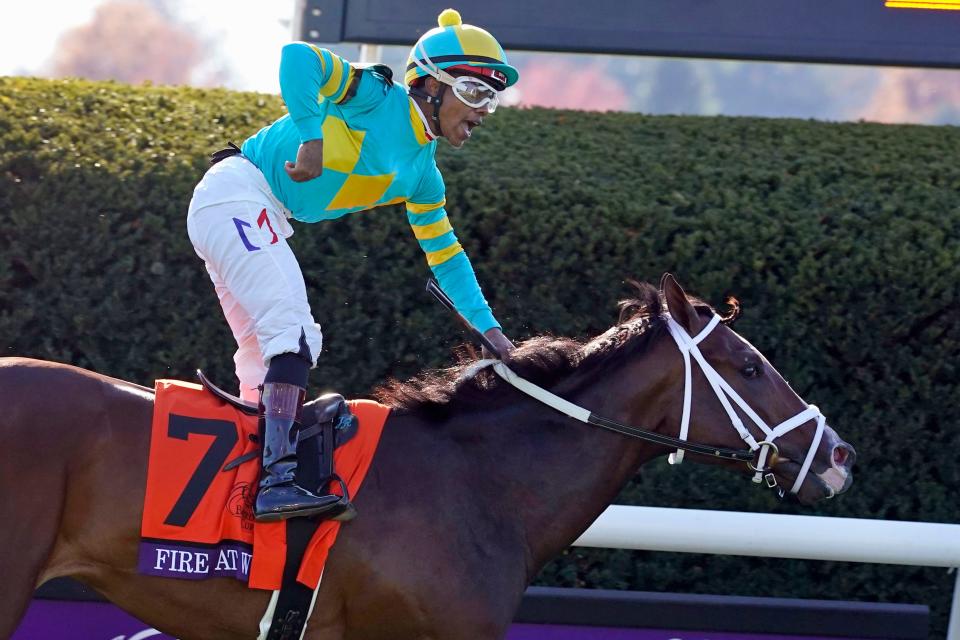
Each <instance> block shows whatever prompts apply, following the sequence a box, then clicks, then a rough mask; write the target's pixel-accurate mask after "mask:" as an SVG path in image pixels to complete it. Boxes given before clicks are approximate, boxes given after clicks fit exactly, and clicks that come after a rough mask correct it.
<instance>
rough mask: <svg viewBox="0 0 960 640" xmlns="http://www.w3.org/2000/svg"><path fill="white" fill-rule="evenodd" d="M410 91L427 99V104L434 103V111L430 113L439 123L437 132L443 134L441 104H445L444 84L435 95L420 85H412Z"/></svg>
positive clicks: (432, 118)
mask: <svg viewBox="0 0 960 640" xmlns="http://www.w3.org/2000/svg"><path fill="white" fill-rule="evenodd" d="M409 91H410V93H412V94H413V95H415V96H417V97H419V98H423V99H424V100H426V101H427V104H432V105H433V113H432V114H431V115H430V119H431V120H433V121H434V122H435V123H437V133H438V135H441V136H442V135H443V128H442V127H441V126H440V105H441V104H443V84H441V85H440V91H438V92H437V95H435V96H432V95H430V94H429V93H427V92H426V91H424V90H423V89H421V88H419V87H410V89H409Z"/></svg>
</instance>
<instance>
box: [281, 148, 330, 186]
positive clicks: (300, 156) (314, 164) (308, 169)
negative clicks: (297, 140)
mask: <svg viewBox="0 0 960 640" xmlns="http://www.w3.org/2000/svg"><path fill="white" fill-rule="evenodd" d="M283 168H284V169H286V170H287V175H288V176H290V179H291V180H293V181H294V182H306V181H307V180H313V179H314V178H316V177H317V176H319V175H320V174H321V173H323V138H317V139H316V140H307V141H306V142H304V143H303V144H301V145H300V148H299V149H298V150H297V161H296V162H295V163H294V162H290V161H289V160H287V162H286V164H284V166H283Z"/></svg>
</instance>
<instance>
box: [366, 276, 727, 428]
mask: <svg viewBox="0 0 960 640" xmlns="http://www.w3.org/2000/svg"><path fill="white" fill-rule="evenodd" d="M631 284H633V285H634V287H636V289H637V295H636V297H634V298H630V299H628V300H621V301H620V303H619V308H620V318H619V320H618V322H617V324H616V325H614V326H613V327H611V328H610V329H608V330H607V331H605V332H604V333H602V334H600V335H598V336H596V337H594V338H593V339H591V340H588V341H579V340H575V339H573V338H563V337H556V336H551V335H542V336H536V337H533V338H529V339H527V340H524V341H523V342H522V343H520V344H519V345H517V348H516V349H515V350H514V351H513V352H512V353H511V354H510V368H511V369H512V370H513V371H515V372H516V373H517V374H519V375H520V376H521V377H523V378H526V379H527V380H529V381H531V382H533V383H534V384H537V385H540V386H542V387H545V388H548V389H549V388H550V387H552V386H555V385H556V384H558V383H559V382H561V381H565V380H568V379H571V377H572V376H573V375H574V374H577V375H578V376H580V377H581V378H582V379H584V380H587V379H594V378H595V376H596V375H597V374H600V373H602V372H603V371H605V370H608V369H611V368H614V367H617V366H619V365H620V364H622V363H623V362H624V361H625V360H627V359H629V358H631V357H633V356H635V355H639V354H641V353H643V352H644V351H646V350H647V349H648V348H649V346H650V344H652V343H653V342H654V341H655V340H656V339H657V338H658V337H659V336H661V335H662V334H663V333H664V332H665V331H666V322H665V320H664V315H663V314H664V312H665V308H664V304H663V302H662V300H661V297H660V292H659V290H658V289H657V288H656V287H655V286H653V285H651V284H648V283H645V282H643V283H641V282H631ZM688 298H689V300H690V301H691V303H693V305H694V307H695V308H696V309H697V311H698V312H699V313H704V312H709V313H714V310H713V308H712V307H710V305H708V304H706V303H705V302H703V301H702V300H699V299H698V298H694V297H692V296H688ZM727 302H728V304H729V305H730V306H731V308H732V310H731V312H730V313H729V314H728V315H727V316H726V317H724V318H723V320H724V322H732V321H733V320H734V319H735V318H736V317H737V315H739V305H738V304H737V302H736V300H735V299H733V298H730V299H728V301H727ZM457 356H458V359H457V361H456V362H455V363H454V364H453V365H452V366H450V367H448V368H446V369H440V370H432V371H424V372H422V373H420V374H418V375H416V376H414V377H413V378H411V379H409V380H407V381H405V382H401V381H399V380H390V381H388V382H387V383H385V384H384V385H382V386H380V387H378V388H376V389H375V390H374V391H373V396H374V397H375V398H376V399H377V400H379V401H380V402H382V403H384V404H386V405H388V406H390V407H391V408H392V409H393V410H394V411H398V412H403V413H415V414H417V415H419V416H421V417H424V418H427V419H432V420H442V419H445V418H446V417H448V416H449V415H450V414H451V413H453V412H465V411H476V410H479V409H488V408H490V407H491V406H494V405H495V403H496V402H497V400H498V399H499V398H500V397H501V396H502V395H503V394H505V393H509V390H510V389H512V387H511V386H510V385H509V384H507V383H505V382H503V381H502V380H501V379H500V377H499V376H497V375H496V374H495V373H493V372H492V371H491V370H490V369H489V368H484V369H481V370H479V371H476V370H475V365H476V354H475V352H474V351H473V350H472V349H470V348H463V349H461V350H460V351H459V353H458V354H457Z"/></svg>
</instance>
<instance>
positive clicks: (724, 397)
mask: <svg viewBox="0 0 960 640" xmlns="http://www.w3.org/2000/svg"><path fill="white" fill-rule="evenodd" d="M665 321H666V322H667V328H668V329H669V330H670V335H671V336H672V337H673V340H674V341H675V342H676V343H677V347H678V348H679V349H680V353H681V355H682V356H683V365H684V381H683V415H682V417H681V419H680V437H679V438H674V437H671V436H665V435H662V434H659V433H656V432H653V431H650V430H647V429H640V428H638V427H632V426H629V425H625V424H622V423H619V422H617V421H615V420H611V419H609V418H604V417H602V416H598V415H595V414H593V413H591V412H590V411H588V410H587V409H584V408H583V407H580V406H578V405H575V404H573V403H572V402H569V401H567V400H564V399H563V398H561V397H560V396H558V395H556V394H554V393H551V392H550V391H547V390H546V389H544V388H543V387H540V386H537V385H535V384H533V383H532V382H530V381H529V380H525V379H524V378H521V377H520V376H518V375H517V374H516V373H514V372H513V370H511V369H510V367H508V366H507V365H505V364H504V363H503V362H502V361H500V360H497V359H491V360H484V361H482V362H481V364H482V365H483V366H490V367H492V368H493V370H494V371H495V372H496V373H497V375H498V376H500V377H501V378H503V379H504V380H505V381H507V382H508V383H510V384H511V385H513V386H514V387H516V388H517V389H519V390H520V391H523V392H524V393H526V394H527V395H529V396H531V397H533V398H535V399H537V400H539V401H540V402H542V403H543V404H545V405H547V406H549V407H552V408H553V409H556V410H557V411H560V412H561V413H564V414H566V415H568V416H570V417H571V418H574V419H576V420H580V421H581V422H586V423H587V424H592V425H594V426H597V427H601V428H603V429H608V430H610V431H615V432H617V433H621V434H623V435H627V436H631V437H633V438H639V439H641V440H646V441H648V442H653V443H656V444H661V445H667V446H670V447H676V449H677V450H676V451H675V452H674V453H671V454H670V457H669V461H670V464H680V463H681V462H683V454H684V452H685V451H689V452H691V453H698V454H701V455H706V456H712V457H715V458H721V459H725V460H736V461H741V462H746V463H747V466H748V467H750V469H751V470H752V471H753V472H754V475H753V481H754V482H755V483H758V484H759V483H760V482H761V481H766V484H767V486H768V487H770V488H771V489H774V488H777V478H776V476H775V475H774V473H773V471H772V469H771V468H770V467H768V466H766V464H767V461H768V458H769V457H770V452H771V450H772V452H773V454H774V455H777V454H778V453H779V449H778V447H777V445H776V440H777V438H780V437H782V436H784V435H786V434H787V433H790V432H791V431H793V430H794V429H796V428H798V427H800V426H802V425H804V424H806V423H807V422H809V421H810V420H814V419H815V420H816V421H817V431H816V433H815V434H814V436H813V440H812V441H811V443H810V448H809V449H808V450H807V456H806V458H805V459H804V461H803V465H802V466H801V468H800V472H799V473H798V474H797V479H796V481H795V482H794V483H793V487H791V488H790V493H792V494H796V493H797V492H798V491H800V487H801V486H802V485H803V481H804V479H805V478H806V477H807V473H808V472H809V471H810V465H811V463H812V462H813V457H814V455H815V454H816V451H817V447H819V446H820V440H821V438H822V437H823V428H824V426H825V424H826V418H825V417H824V416H823V414H822V413H820V410H819V409H818V408H817V407H816V406H814V405H808V406H807V408H806V409H804V410H803V411H801V412H800V413H798V414H796V415H795V416H793V417H792V418H788V419H786V420H784V421H783V422H781V423H780V424H778V425H777V426H776V427H773V428H770V427H769V426H767V423H766V422H764V420H763V418H761V417H760V416H758V415H757V413H756V412H755V411H754V410H753V409H752V408H751V407H750V405H749V404H748V403H747V401H746V400H744V399H743V398H741V397H740V394H739V393H737V392H736V391H735V390H734V389H733V387H731V386H730V385H729V384H728V383H727V381H726V380H724V379H723V377H722V376H721V375H720V374H719V373H717V370H716V369H714V368H713V365H711V364H710V363H709V362H707V359H706V358H704V357H703V354H702V353H701V352H700V347H699V346H698V345H699V344H700V343H701V342H702V341H703V340H704V338H706V337H707V336H708V335H710V333H711V332H712V331H713V330H714V329H715V328H716V327H717V326H718V325H719V324H720V322H721V320H720V316H718V315H716V314H714V316H713V318H711V320H710V322H708V323H707V326H706V327H704V329H703V330H702V331H701V332H700V333H698V334H697V335H696V336H695V337H691V336H690V334H688V333H687V331H686V329H684V328H683V327H681V326H680V324H679V323H677V321H675V320H674V319H673V318H672V317H671V316H669V315H666V314H665ZM691 355H693V358H694V360H696V362H697V364H699V365H700V368H701V369H702V370H703V374H704V376H706V378H707V381H708V382H709V383H710V387H711V388H712V389H713V392H714V394H715V395H716V396H717V399H718V400H719V401H720V404H721V405H723V408H724V410H725V411H726V412H727V416H728V417H729V418H730V424H731V425H732V426H733V428H734V429H735V430H736V431H737V433H738V434H740V437H741V438H742V439H743V441H744V442H745V443H746V444H747V446H748V447H750V449H749V450H737V449H724V448H720V447H712V446H710V445H705V444H698V443H693V442H688V441H687V433H688V431H689V429H690V409H691V404H692V398H693V384H692V368H693V366H692V364H691V361H690V356H691ZM730 400H733V401H734V402H735V403H736V404H737V406H739V407H740V409H741V410H742V411H743V412H744V413H745V414H747V416H749V417H750V419H751V420H753V422H754V423H755V424H756V425H757V427H758V428H759V429H760V430H761V431H762V432H763V433H764V435H765V437H764V439H763V440H761V441H760V442H757V440H756V438H754V437H753V435H752V434H751V433H750V431H749V430H748V429H747V428H746V426H744V424H743V420H741V419H740V416H739V415H738V414H737V412H736V411H734V410H733V407H732V406H731V404H730ZM758 449H759V450H760V452H759V456H757V454H755V453H754V452H756V451H757V450H758ZM755 458H756V464H754V459H755ZM781 493H782V492H781Z"/></svg>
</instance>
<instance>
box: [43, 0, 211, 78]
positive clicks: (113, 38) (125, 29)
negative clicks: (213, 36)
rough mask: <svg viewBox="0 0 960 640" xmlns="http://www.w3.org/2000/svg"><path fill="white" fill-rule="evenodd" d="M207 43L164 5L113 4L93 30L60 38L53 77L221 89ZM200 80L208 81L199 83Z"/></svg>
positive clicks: (110, 0)
mask: <svg viewBox="0 0 960 640" xmlns="http://www.w3.org/2000/svg"><path fill="white" fill-rule="evenodd" d="M205 62H206V61H205V56H204V43H203V42H202V40H201V39H200V38H199V37H198V36H197V35H196V34H195V33H194V32H193V31H192V30H191V29H190V28H189V27H187V26H185V25H182V24H180V23H178V22H177V20H176V19H175V18H174V17H173V15H172V12H171V11H169V10H168V9H167V7H166V6H165V4H164V3H163V1H162V0H158V1H154V2H145V1H143V0H107V2H104V3H103V4H102V5H101V6H99V7H98V8H97V10H96V12H95V13H94V16H93V19H92V21H91V22H90V23H89V24H85V25H81V26H79V27H76V28H74V29H70V30H69V31H66V32H64V33H63V35H61V36H60V38H59V40H58V42H57V48H56V52H55V53H54V56H53V61H52V75H54V76H57V77H63V76H75V77H81V78H89V79H91V80H118V81H120V82H129V83H141V82H144V81H151V82H154V83H157V84H194V85H198V84H199V85H212V84H221V83H222V81H223V80H224V76H225V74H224V72H223V71H222V70H210V69H209V68H206V67H204V66H203V65H204V63H205ZM198 75H201V76H204V77H197V76H198Z"/></svg>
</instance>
